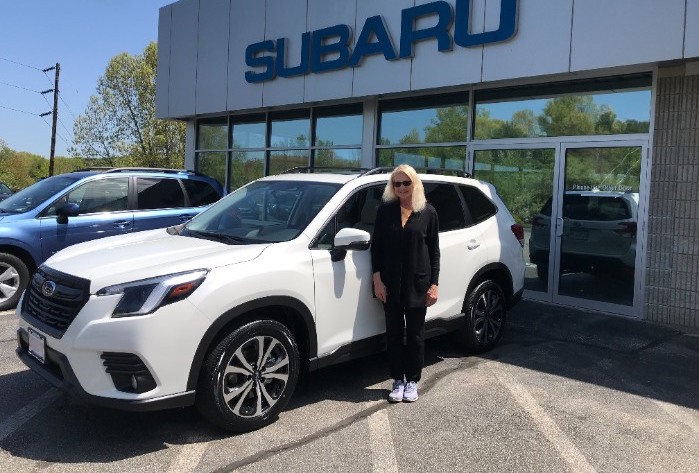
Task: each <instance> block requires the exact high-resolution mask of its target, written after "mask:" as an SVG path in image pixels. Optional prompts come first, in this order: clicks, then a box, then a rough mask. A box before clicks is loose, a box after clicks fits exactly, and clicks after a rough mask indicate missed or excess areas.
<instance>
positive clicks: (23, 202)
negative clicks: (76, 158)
mask: <svg viewBox="0 0 699 473" xmlns="http://www.w3.org/2000/svg"><path fill="white" fill-rule="evenodd" d="M79 179H80V176H76V175H70V174H61V175H60V176H53V177H49V178H46V179H43V180H41V181H39V182H37V183H35V184H32V185H31V186H29V187H27V188H26V189H22V190H21V191H19V192H17V193H16V194H12V195H11V196H10V197H8V198H7V199H5V200H3V201H2V202H0V212H5V213H22V212H29V211H30V210H33V209H35V208H36V207H37V206H38V205H40V204H41V203H43V202H45V201H46V200H47V199H49V198H51V197H53V196H54V195H56V194H57V193H59V192H61V191H62V190H63V189H65V188H66V187H68V186H70V185H71V184H73V183H74V182H75V181H77V180H79Z"/></svg>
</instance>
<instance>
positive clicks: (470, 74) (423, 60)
mask: <svg viewBox="0 0 699 473" xmlns="http://www.w3.org/2000/svg"><path fill="white" fill-rule="evenodd" d="M431 1H432V0H417V1H416V2H415V5H423V4H425V3H430V2H431ZM491 2H492V0H491ZM498 2H499V0H498ZM447 3H449V4H450V5H451V10H452V18H453V13H454V11H455V2H454V0H451V1H448V2H447ZM485 8H486V0H473V1H472V2H471V14H470V22H469V23H470V28H469V29H470V31H471V32H472V33H482V32H483V31H485V23H484V16H485V15H484V13H485ZM435 24H436V19H435V17H434V16H430V17H427V18H423V19H420V20H419V21H417V25H416V29H423V28H429V27H430V26H434V25H435ZM454 28H455V25H452V28H451V32H452V48H453V49H452V51H449V52H446V51H445V52H441V51H439V49H438V45H437V40H436V39H432V40H429V41H420V42H418V43H417V44H415V45H414V47H413V54H414V56H413V59H412V61H413V63H412V72H411V78H410V79H411V81H410V88H411V89H412V90H420V89H428V88H432V87H443V86H449V85H454V84H468V83H475V82H478V81H480V78H481V66H482V58H483V46H478V47H473V48H462V47H460V46H458V45H456V44H455V43H454V41H453V31H454ZM496 28H497V26H496Z"/></svg>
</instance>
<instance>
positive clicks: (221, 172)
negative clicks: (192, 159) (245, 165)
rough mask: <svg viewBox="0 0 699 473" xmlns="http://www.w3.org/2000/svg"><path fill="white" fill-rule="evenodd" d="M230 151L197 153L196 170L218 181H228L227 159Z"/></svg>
mask: <svg viewBox="0 0 699 473" xmlns="http://www.w3.org/2000/svg"><path fill="white" fill-rule="evenodd" d="M227 156H228V153H225V152H222V151H221V152H208V153H197V165H196V170H197V171H198V172H200V173H202V174H206V175H207V176H211V177H213V178H214V179H216V180H217V181H218V182H226V159H227Z"/></svg>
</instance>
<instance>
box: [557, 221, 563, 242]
mask: <svg viewBox="0 0 699 473" xmlns="http://www.w3.org/2000/svg"><path fill="white" fill-rule="evenodd" d="M556 236H557V237H559V236H563V219H562V218H561V217H558V218H556Z"/></svg>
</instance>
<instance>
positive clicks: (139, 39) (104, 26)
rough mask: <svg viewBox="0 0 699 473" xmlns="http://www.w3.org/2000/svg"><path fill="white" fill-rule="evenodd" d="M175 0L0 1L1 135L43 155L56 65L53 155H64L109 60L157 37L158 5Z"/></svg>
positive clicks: (47, 140)
mask: <svg viewBox="0 0 699 473" xmlns="http://www.w3.org/2000/svg"><path fill="white" fill-rule="evenodd" d="M174 2H175V0H0V139H1V140H3V141H5V143H7V146H9V147H10V148H11V149H13V150H15V151H27V152H30V153H34V154H37V155H39V156H43V157H45V158H48V157H49V155H50V151H51V119H52V117H51V115H47V116H46V117H43V118H42V117H40V116H39V114H41V113H44V112H50V111H51V110H52V109H53V92H50V93H47V94H44V95H42V94H40V93H39V92H41V91H44V90H47V89H52V88H53V85H54V73H55V71H53V70H51V71H48V72H46V73H44V72H42V69H46V68H49V67H52V66H55V65H56V63H60V65H61V71H60V75H59V87H58V88H59V97H60V98H59V101H58V119H59V123H58V124H57V135H56V152H55V155H56V156H69V153H68V147H69V146H70V145H71V144H72V140H73V122H74V120H75V117H77V116H78V115H80V114H83V113H84V112H85V108H86V107H87V104H88V102H89V99H90V96H91V95H95V90H96V87H97V81H98V79H99V77H100V76H101V75H103V74H104V71H105V69H106V68H107V64H108V63H109V60H110V59H111V58H113V57H114V56H116V55H118V54H120V53H122V52H127V53H129V54H132V55H136V54H141V53H142V52H143V50H144V49H145V47H146V46H147V45H148V43H150V42H151V41H157V40H158V10H159V9H160V7H163V6H165V5H169V4H171V3H174Z"/></svg>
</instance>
